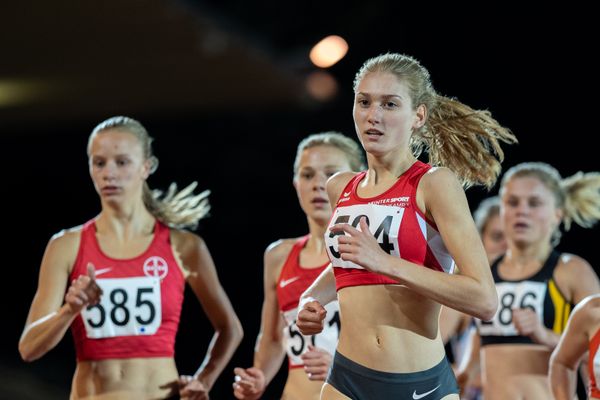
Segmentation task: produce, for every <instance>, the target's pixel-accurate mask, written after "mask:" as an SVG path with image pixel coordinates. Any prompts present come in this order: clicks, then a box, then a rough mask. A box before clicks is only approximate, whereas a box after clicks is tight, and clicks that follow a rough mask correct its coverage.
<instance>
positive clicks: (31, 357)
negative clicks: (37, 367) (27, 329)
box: [19, 342, 43, 362]
mask: <svg viewBox="0 0 600 400" xmlns="http://www.w3.org/2000/svg"><path fill="white" fill-rule="evenodd" d="M19 354H20V355H21V359H22V360H23V361H25V362H32V361H35V360H37V359H38V358H40V357H41V356H42V355H43V352H40V351H35V349H33V348H32V347H31V346H28V345H27V344H25V343H23V342H20V343H19Z"/></svg>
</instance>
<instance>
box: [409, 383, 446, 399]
mask: <svg viewBox="0 0 600 400" xmlns="http://www.w3.org/2000/svg"><path fill="white" fill-rule="evenodd" d="M439 387H440V385H437V386H436V387H435V388H433V389H431V390H430V391H429V392H425V393H421V394H417V391H416V390H415V391H414V392H413V396H412V397H413V399H414V400H419V399H422V398H423V397H425V396H429V395H430V394H431V393H433V392H435V391H436V390H438V388H439Z"/></svg>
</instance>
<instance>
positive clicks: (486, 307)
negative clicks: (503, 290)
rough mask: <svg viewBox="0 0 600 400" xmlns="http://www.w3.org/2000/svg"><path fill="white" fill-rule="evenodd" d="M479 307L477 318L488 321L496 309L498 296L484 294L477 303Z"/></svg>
mask: <svg viewBox="0 0 600 400" xmlns="http://www.w3.org/2000/svg"><path fill="white" fill-rule="evenodd" d="M479 305H480V307H479V310H478V315H476V317H477V318H479V319H481V320H483V321H489V320H491V319H492V318H494V315H496V311H497V310H498V297H496V296H495V295H494V296H485V297H484V298H483V299H482V300H481V301H480V303H479Z"/></svg>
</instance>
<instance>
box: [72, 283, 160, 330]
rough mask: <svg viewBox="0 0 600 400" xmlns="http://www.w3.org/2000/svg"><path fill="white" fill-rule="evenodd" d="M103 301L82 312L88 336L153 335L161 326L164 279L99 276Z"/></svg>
mask: <svg viewBox="0 0 600 400" xmlns="http://www.w3.org/2000/svg"><path fill="white" fill-rule="evenodd" d="M97 283H98V286H100V287H101V288H102V291H103V295H102V298H101V301H100V303H99V304H96V305H94V306H90V307H87V308H86V309H85V310H83V311H82V312H81V317H82V319H83V323H84V325H85V330H86V333H87V336H88V338H91V339H101V338H109V337H116V336H134V335H152V334H154V333H156V331H157V330H158V328H159V327H160V322H161V320H162V310H161V301H160V279H159V278H158V277H147V276H145V277H135V278H115V279H98V280H97Z"/></svg>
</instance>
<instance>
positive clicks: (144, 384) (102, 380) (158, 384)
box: [71, 357, 179, 400]
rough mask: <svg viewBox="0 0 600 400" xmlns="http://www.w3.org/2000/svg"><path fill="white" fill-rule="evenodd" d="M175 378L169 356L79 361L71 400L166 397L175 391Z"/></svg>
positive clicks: (173, 363) (176, 376) (173, 362)
mask: <svg viewBox="0 0 600 400" xmlns="http://www.w3.org/2000/svg"><path fill="white" fill-rule="evenodd" d="M178 378H179V375H178V373H177V368H176V366H175V361H174V359H173V358H172V357H154V358H130V359H109V360H100V361H80V362H78V363H77V369H76V371H75V376H74V377H73V390H72V395H71V400H84V399H91V398H93V399H101V400H119V399H131V398H136V399H140V400H142V399H165V398H168V397H169V396H171V395H173V394H175V393H177V391H178V387H177V380H178ZM128 396H129V397H128ZM132 396H133V397H132Z"/></svg>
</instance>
